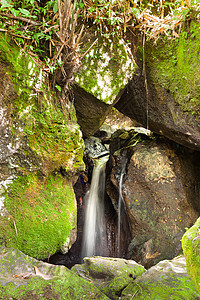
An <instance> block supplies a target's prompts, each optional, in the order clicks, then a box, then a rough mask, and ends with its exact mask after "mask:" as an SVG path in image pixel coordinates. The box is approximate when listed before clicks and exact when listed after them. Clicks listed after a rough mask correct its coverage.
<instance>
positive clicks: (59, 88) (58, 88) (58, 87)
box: [56, 84, 61, 92]
mask: <svg viewBox="0 0 200 300" xmlns="http://www.w3.org/2000/svg"><path fill="white" fill-rule="evenodd" d="M56 88H57V90H59V92H61V87H60V86H59V85H57V84H56Z"/></svg>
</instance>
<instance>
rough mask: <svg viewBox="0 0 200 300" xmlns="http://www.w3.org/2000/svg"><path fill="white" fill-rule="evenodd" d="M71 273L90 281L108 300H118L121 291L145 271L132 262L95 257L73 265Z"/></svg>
mask: <svg viewBox="0 0 200 300" xmlns="http://www.w3.org/2000/svg"><path fill="white" fill-rule="evenodd" d="M72 271H74V272H75V273H76V274H78V275H79V276H81V277H82V278H84V279H87V280H88V281H91V282H92V283H93V284H94V285H95V286H96V287H98V288H99V289H100V290H101V291H102V292H103V293H104V294H106V295H107V296H108V297H109V298H110V299H119V296H120V294H121V291H122V290H123V289H124V288H125V287H126V286H127V285H128V284H129V283H131V282H132V281H133V279H135V278H137V277H138V276H140V275H142V274H143V273H144V272H145V271H146V270H145V268H144V267H143V266H141V265H139V264H137V263H136V262H135V261H133V260H125V259H121V258H111V257H100V256H96V257H89V258H87V257H86V258H84V261H83V264H82V265H75V266H74V267H73V268H72Z"/></svg>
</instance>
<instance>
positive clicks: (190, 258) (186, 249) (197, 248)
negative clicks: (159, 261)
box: [182, 218, 200, 293]
mask: <svg viewBox="0 0 200 300" xmlns="http://www.w3.org/2000/svg"><path fill="white" fill-rule="evenodd" d="M182 247H183V253H184V255H185V259H186V263H187V271H188V274H189V275H190V277H191V278H192V280H193V282H194V283H195V286H196V288H197V290H198V291H199V293H200V218H199V219H198V220H197V221H196V223H195V224H194V225H193V226H192V227H191V228H190V229H188V230H187V231H186V233H185V234H184V236H183V238H182Z"/></svg>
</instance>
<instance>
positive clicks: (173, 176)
mask: <svg viewBox="0 0 200 300" xmlns="http://www.w3.org/2000/svg"><path fill="white" fill-rule="evenodd" d="M119 136H120V137H121V139H120V140H119V142H118V146H119V148H122V150H121V151H120V150H118V151H116V141H115V143H114V145H115V146H114V145H113V146H112V144H111V149H113V152H114V151H115V153H114V155H113V159H112V165H113V168H112V171H111V174H110V179H109V180H110V183H109V180H108V183H107V192H108V194H109V196H110V198H111V199H112V202H113V205H114V206H115V207H116V210H117V209H118V200H117V199H118V189H119V178H120V173H121V172H122V169H123V168H124V167H125V168H126V174H125V175H124V177H123V184H122V195H123V198H124V201H125V203H126V209H127V215H128V218H129V221H130V225H131V231H132V241H131V243H130V245H129V254H128V258H129V259H134V260H135V261H137V262H138V263H141V264H142V265H144V266H145V267H150V266H152V265H154V264H155V263H156V262H158V261H160V260H162V259H172V258H173V257H174V256H175V255H177V254H178V253H179V251H180V250H181V243H180V240H181V238H182V236H183V234H184V232H185V227H190V224H194V222H195V221H196V219H197V217H198V213H197V211H196V209H199V206H198V194H196V192H195V188H194V187H195V184H196V183H197V182H198V180H199V177H198V172H196V171H197V170H196V171H195V167H194V166H195V164H199V155H198V153H197V157H198V159H196V158H195V157H194V153H192V152H191V153H190V152H189V151H188V150H187V149H184V148H181V147H180V146H179V147H178V148H177V145H176V144H173V143H169V142H167V141H162V140H161V139H157V140H155V139H154V140H152V139H148V137H146V138H147V140H146V141H143V142H139V143H138V144H137V145H136V146H132V147H131V146H127V145H128V144H131V136H132V143H133V142H134V139H133V132H132V131H130V132H126V134H125V132H123V134H122V133H121V131H119ZM122 137H123V138H124V139H122ZM115 138H116V134H115ZM138 139H139V137H138ZM135 143H136V141H135ZM123 149H124V150H123ZM124 158H125V159H124ZM195 174H196V175H195Z"/></svg>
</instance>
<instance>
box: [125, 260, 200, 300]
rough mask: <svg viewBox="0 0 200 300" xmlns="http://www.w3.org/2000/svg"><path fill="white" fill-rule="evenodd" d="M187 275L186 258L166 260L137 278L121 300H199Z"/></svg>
mask: <svg viewBox="0 0 200 300" xmlns="http://www.w3.org/2000/svg"><path fill="white" fill-rule="evenodd" d="M199 297H200V295H199V294H198V292H197V290H196V289H195V286H194V284H193V282H192V280H191V279H190V277H189V276H188V274H187V271H186V262H185V258H184V256H183V255H182V256H179V257H176V258H174V259H173V260H171V261H168V260H164V261H161V262H159V263H158V264H157V265H156V266H154V267H151V268H150V269H149V270H148V271H147V272H145V273H144V274H142V275H141V276H140V277H138V278H136V279H135V280H134V281H133V282H132V283H130V284H129V285H128V286H127V287H126V288H125V289H124V290H123V291H122V295H121V299H127V300H128V299H138V300H140V299H145V300H146V299H147V300H151V299H152V300H155V299H156V300H164V299H166V300H169V299H171V300H175V299H176V300H178V299H179V300H183V299H185V300H195V299H199Z"/></svg>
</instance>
